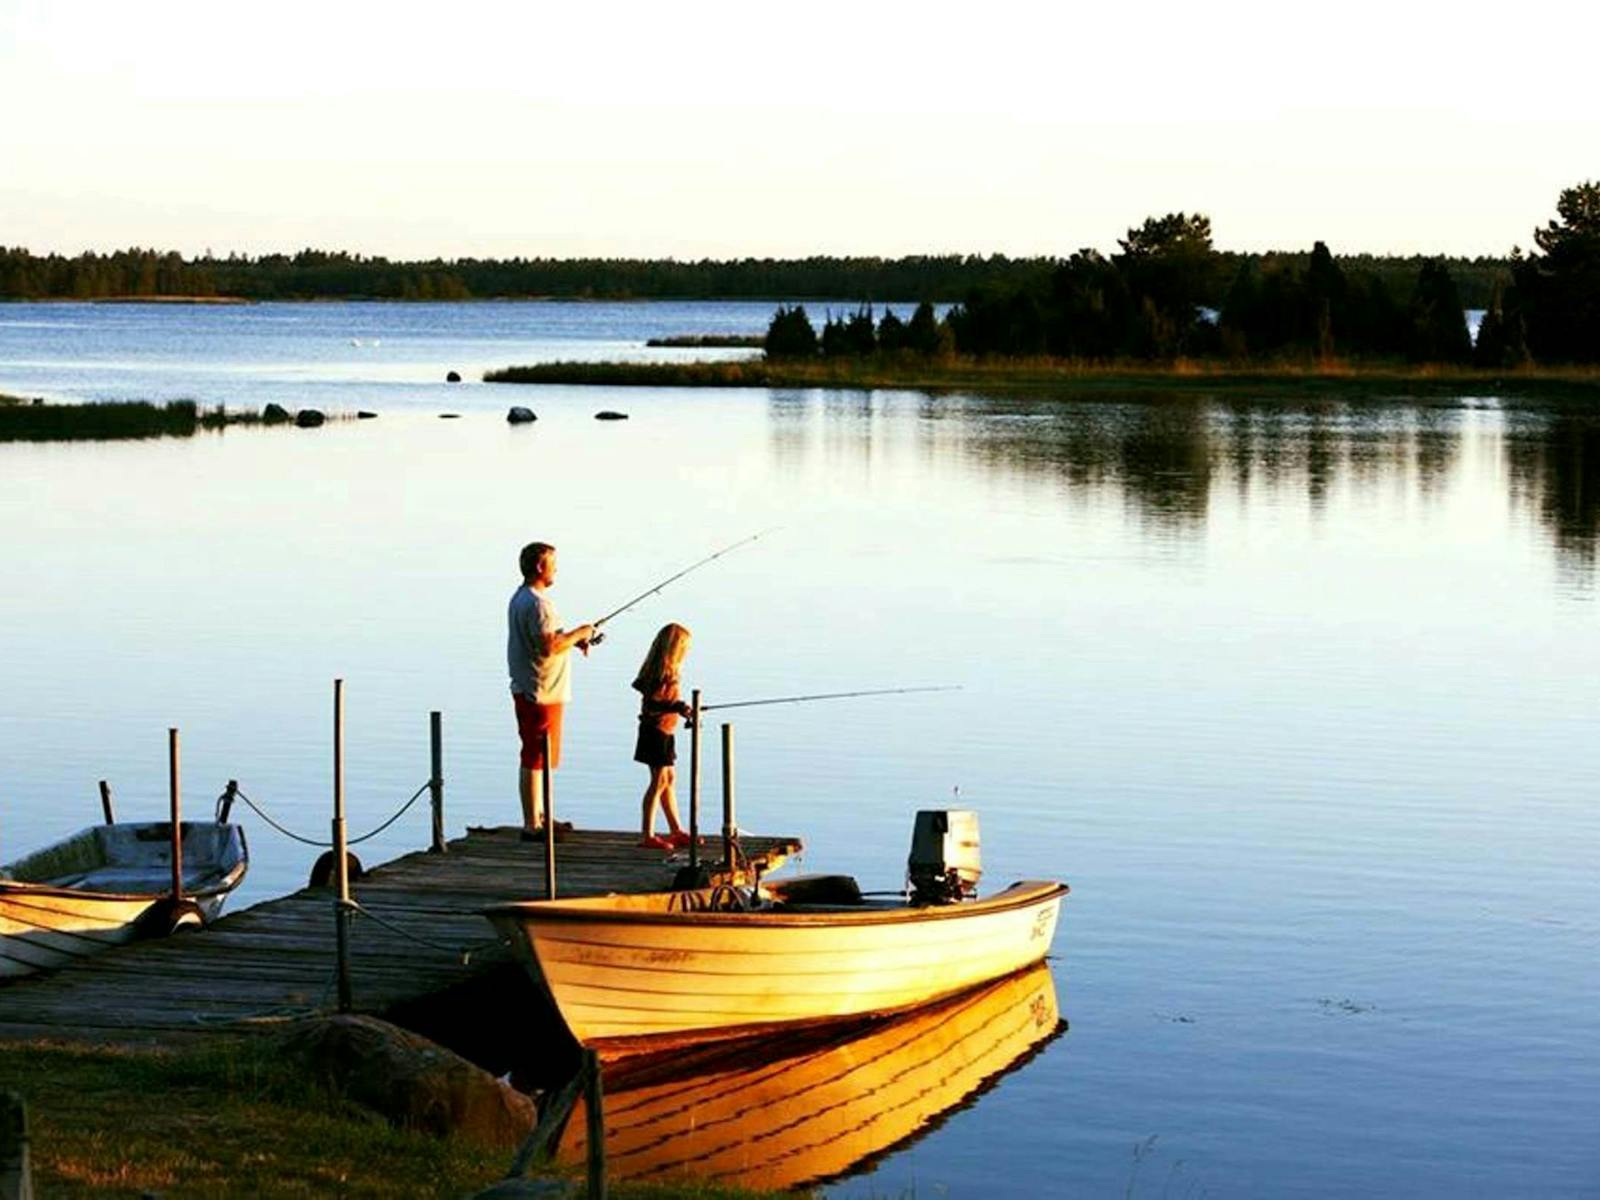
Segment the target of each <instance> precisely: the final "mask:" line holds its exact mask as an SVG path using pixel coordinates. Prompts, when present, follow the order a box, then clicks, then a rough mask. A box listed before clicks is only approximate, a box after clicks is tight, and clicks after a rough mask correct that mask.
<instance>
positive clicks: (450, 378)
mask: <svg viewBox="0 0 1600 1200" xmlns="http://www.w3.org/2000/svg"><path fill="white" fill-rule="evenodd" d="M444 381H445V382H446V383H460V382H461V373H460V372H459V371H451V372H450V373H449V374H448V375H446V376H445V377H444Z"/></svg>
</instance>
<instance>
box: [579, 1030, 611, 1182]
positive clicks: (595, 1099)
mask: <svg viewBox="0 0 1600 1200" xmlns="http://www.w3.org/2000/svg"><path fill="white" fill-rule="evenodd" d="M583 1073H584V1088H583V1115H584V1123H585V1125H584V1142H585V1143H586V1144H587V1147H588V1151H589V1156H588V1158H589V1163H588V1165H589V1200H606V1117H605V1109H604V1097H602V1095H601V1087H600V1056H599V1055H598V1054H596V1053H595V1052H594V1051H593V1050H588V1049H586V1050H584V1052H583Z"/></svg>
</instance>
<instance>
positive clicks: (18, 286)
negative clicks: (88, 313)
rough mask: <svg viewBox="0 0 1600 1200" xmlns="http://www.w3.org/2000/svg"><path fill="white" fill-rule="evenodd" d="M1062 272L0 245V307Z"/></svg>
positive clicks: (1213, 293)
mask: <svg viewBox="0 0 1600 1200" xmlns="http://www.w3.org/2000/svg"><path fill="white" fill-rule="evenodd" d="M1266 259H1270V260H1272V261H1273V262H1275V263H1278V264H1281V265H1283V266H1285V267H1290V266H1295V265H1299V266H1303V265H1304V263H1305V260H1306V256H1305V255H1304V254H1275V255H1255V254H1251V255H1244V254H1232V253H1218V254H1217V261H1218V262H1219V263H1220V264H1221V265H1222V271H1221V272H1220V274H1219V275H1218V277H1217V279H1216V280H1212V281H1208V287H1209V288H1210V291H1209V292H1208V294H1207V296H1206V297H1205V299H1204V300H1203V302H1204V303H1208V304H1210V305H1212V306H1217V305H1220V304H1221V302H1222V299H1223V293H1224V291H1225V290H1226V288H1225V283H1226V276H1227V275H1228V272H1229V271H1230V270H1231V269H1232V268H1234V267H1236V266H1237V265H1239V264H1241V263H1243V262H1247V261H1248V262H1257V263H1259V262H1262V261H1264V260H1266ZM1067 261H1068V260H1063V259H1059V258H1053V257H1034V258H1010V257H1007V256H1006V255H1003V254H995V255H988V256H983V255H959V254H949V255H911V256H907V257H903V258H872V257H829V256H816V257H811V258H801V259H771V258H759V259H758V258H744V259H734V260H727V261H719V260H711V259H706V260H701V261H697V262H679V261H677V260H674V259H622V258H617V259H602V258H574V259H553V258H531V259H527V258H513V259H450V260H446V259H433V260H428V261H411V262H402V261H391V260H389V259H386V258H382V257H365V256H362V255H359V254H350V253H347V252H344V251H326V250H312V249H307V250H301V251H300V252H299V253H296V254H266V255H260V256H256V257H252V256H249V255H240V254H230V255H228V256H227V257H226V258H222V257H215V256H213V255H211V254H209V253H208V254H205V255H202V256H200V257H198V258H185V257H183V256H182V255H180V254H178V253H177V252H176V251H158V250H153V249H141V248H138V247H135V248H132V249H128V250H119V251H116V252H114V253H109V254H97V253H85V254H80V255H77V256H75V257H66V256H63V255H58V254H47V255H36V254H33V253H31V252H30V251H28V250H26V249H24V248H22V247H9V248H8V247H0V299H9V300H51V299H56V300H98V299H111V298H124V297H132V298H137V297H141V296H196V297H202V298H205V297H216V296H228V297H237V298H240V299H246V300H321V299H383V300H466V299H507V298H522V297H530V296H554V297H571V298H594V299H658V298H661V299H665V298H671V299H741V298H743V299H780V298H781V299H785V300H818V299H839V298H841V297H856V296H861V297H867V298H869V299H875V300H879V301H884V300H919V299H924V298H925V299H930V300H933V301H935V302H940V303H944V302H951V301H955V300H959V299H961V298H963V297H965V296H966V295H968V293H970V292H971V291H972V290H973V289H975V288H988V289H1001V290H1004V289H1008V288H1023V287H1028V286H1032V285H1034V284H1035V283H1036V282H1037V281H1039V280H1042V279H1046V278H1048V276H1049V275H1050V274H1051V272H1053V271H1055V270H1057V269H1058V268H1060V267H1061V266H1063V265H1064V264H1065V263H1066V262H1067ZM1338 261H1339V262H1340V263H1341V264H1342V266H1343V269H1344V270H1346V271H1356V270H1359V271H1361V272H1364V273H1367V274H1371V275H1373V276H1374V277H1376V278H1379V279H1382V280H1384V281H1385V283H1386V285H1388V286H1389V287H1390V288H1391V290H1395V289H1398V287H1399V285H1400V283H1401V281H1403V280H1405V279H1406V278H1408V277H1410V276H1413V275H1415V273H1416V270H1417V268H1418V265H1419V263H1420V260H1418V259H1414V258H1382V257H1373V256H1370V255H1356V256H1351V257H1348V258H1341V259H1339V260H1338ZM1446 261H1447V263H1448V266H1449V268H1450V271H1451V274H1452V276H1453V277H1454V278H1455V280H1456V281H1457V286H1458V287H1459V288H1460V290H1461V293H1462V298H1463V301H1464V302H1465V303H1466V304H1468V305H1469V306H1470V307H1476V308H1487V307H1488V306H1489V303H1490V301H1491V299H1492V296H1493V292H1494V288H1495V286H1496V283H1497V282H1498V281H1501V280H1503V279H1504V278H1506V277H1507V275H1508V272H1509V271H1510V269H1511V266H1512V262H1511V260H1510V259H1489V258H1478V259H1467V258H1453V259H1449V260H1446Z"/></svg>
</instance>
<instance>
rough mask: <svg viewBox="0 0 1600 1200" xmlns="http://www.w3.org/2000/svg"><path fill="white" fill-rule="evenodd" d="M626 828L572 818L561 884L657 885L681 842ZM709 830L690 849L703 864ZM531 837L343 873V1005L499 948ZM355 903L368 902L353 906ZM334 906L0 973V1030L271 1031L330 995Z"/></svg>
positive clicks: (794, 845) (16, 1035) (118, 1033)
mask: <svg viewBox="0 0 1600 1200" xmlns="http://www.w3.org/2000/svg"><path fill="white" fill-rule="evenodd" d="M637 840H638V835H637V834H633V833H628V832H624V831H617V830H577V831H574V832H573V833H572V834H570V835H569V836H568V837H567V838H566V839H564V840H562V841H559V842H557V844H556V883H557V886H558V894H559V895H561V896H594V895H603V894H605V893H607V892H645V891H660V890H663V889H665V888H667V887H668V886H670V884H671V882H672V879H673V876H674V874H675V873H676V872H677V870H678V868H680V867H681V866H683V865H685V864H686V863H687V861H688V856H687V854H682V853H680V854H676V855H672V856H670V857H664V856H663V855H662V854H661V853H660V852H659V851H652V850H645V849H641V848H640V847H639V846H638V845H637ZM742 847H743V850H744V854H745V857H746V858H747V859H748V860H749V861H750V862H752V863H754V864H759V865H760V867H761V869H762V870H763V871H768V870H772V869H774V868H776V867H777V866H778V865H780V864H781V863H782V862H783V861H784V860H785V859H787V858H789V857H790V856H792V855H794V854H796V853H798V852H799V851H800V849H801V845H800V842H799V839H797V838H790V837H747V838H744V839H743V840H742ZM722 854H723V852H722V845H721V839H720V838H715V837H709V836H708V837H707V838H706V844H705V845H704V846H703V847H702V848H701V861H702V862H703V863H705V864H706V865H707V866H708V867H710V868H712V872H713V878H719V877H720V872H719V871H718V869H717V868H718V867H719V866H720V864H721V862H722ZM544 890H545V883H544V846H543V845H542V844H539V843H534V842H524V841H522V840H521V839H520V837H519V831H518V830H517V829H515V828H514V827H498V828H488V829H478V828H474V829H469V830H468V831H467V833H466V835H465V836H464V837H460V838H456V839H454V840H452V841H451V842H449V843H448V845H447V847H446V852H445V853H443V854H433V853H429V852H427V851H416V852H413V853H410V854H405V855H402V856H401V857H399V858H397V859H394V860H393V861H391V862H387V863H384V864H382V865H379V866H374V867H372V868H369V869H368V871H367V873H366V874H365V876H364V877H363V878H361V879H360V880H356V881H354V882H352V884H351V898H352V899H353V900H354V901H355V902H356V903H357V904H359V905H360V906H361V908H362V909H364V910H365V912H357V913H356V914H354V915H353V917H352V919H351V925H350V951H351V953H350V963H351V992H352V995H353V998H354V1002H355V1003H354V1006H355V1009H356V1011H358V1012H369V1013H383V1012H385V1011H388V1010H391V1009H393V1008H396V1007H398V1006H401V1005H405V1004H411V1003H415V1002H417V1001H419V1000H423V999H425V998H426V997H428V996H429V995H432V994H435V993H438V992H441V991H443V990H445V989H446V988H449V987H453V986H455V985H458V984H461V983H465V982H468V981H470V980H471V979H472V978H473V977H475V976H476V975H479V974H481V973H483V972H485V971H489V970H492V969H494V968H495V967H496V966H498V965H500V964H504V963H505V962H507V961H509V959H510V957H511V955H510V950H509V949H508V948H507V947H506V946H504V945H503V944H501V943H499V942H498V941H497V939H496V938H495V934H494V931H493V929H492V928H491V927H490V926H489V923H488V922H487V921H485V920H484V918H483V916H482V915H481V910H482V909H484V908H486V907H488V906H490V905H492V904H499V903H504V902H506V901H511V900H525V899H530V898H535V897H541V896H543V895H544ZM369 914H370V915H369ZM334 928H335V918H334V904H333V894H332V892H331V890H330V889H328V888H310V887H307V888H303V889H301V890H300V891H298V892H294V893H292V894H290V895H287V896H279V897H275V898H273V899H270V900H264V901H261V902H260V903H258V904H255V905H252V906H251V907H249V908H246V909H241V910H239V911H238V912H235V913H230V914H228V915H227V916H224V917H223V918H221V919H220V920H218V921H217V922H216V923H214V924H213V925H211V926H210V927H209V928H207V929H205V930H203V931H200V932H196V933H186V934H180V935H178V936H175V937H171V938H166V939H162V940H159V941H149V942H135V943H131V944H129V945H126V946H119V947H116V948H114V949H111V950H108V951H106V952H105V953H104V954H101V955H99V956H97V957H95V958H93V959H89V960H86V961H83V962H81V963H78V964H75V965H74V966H72V967H71V968H69V969H67V970H64V971H61V972H58V973H55V974H51V975H36V976H29V977H27V978H24V979H17V980H13V981H10V982H8V983H6V984H4V985H3V986H0V1040H12V1041H15V1040H38V1039H49V1040H63V1039H65V1040H80V1041H81V1040H90V1041H126V1040H158V1041H159V1040H167V1039H173V1038H177V1039H186V1038H189V1037H193V1036H197V1035H204V1034H209V1033H214V1032H217V1031H219V1030H226V1031H228V1032H251V1031H255V1030H265V1029H273V1028H276V1027H277V1026H278V1024H279V1023H280V1022H281V1021H282V1020H283V1019H287V1018H289V1017H293V1016H296V1015H304V1014H311V1013H314V1012H327V1011H332V1010H333V1008H334V1005H335V1000H334V996H335V992H336V989H335V987H334V971H335V967H336V956H335V950H334Z"/></svg>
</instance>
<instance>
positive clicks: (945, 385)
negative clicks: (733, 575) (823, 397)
mask: <svg viewBox="0 0 1600 1200" xmlns="http://www.w3.org/2000/svg"><path fill="white" fill-rule="evenodd" d="M484 380H485V381H486V382H488V383H563V384H573V383H577V384H602V385H607V386H612V387H628V386H636V387H757V388H860V389H879V388H906V389H915V390H919V391H962V390H976V389H982V390H989V391H1007V392H1016V391H1050V392H1057V393H1063V392H1070V393H1089V394H1094V393H1103V392H1129V391H1141V390H1150V391H1163V392H1171V391H1195V392H1207V393H1219V392H1221V393H1229V392H1232V393H1239V392H1250V391H1256V390H1259V389H1261V388H1262V387H1271V388H1272V389H1273V390H1274V391H1283V390H1285V389H1287V390H1290V391H1302V390H1303V391H1317V392H1326V391H1328V390H1330V389H1331V390H1336V391H1339V392H1345V393H1361V392H1367V393H1378V392H1382V391H1384V390H1385V389H1388V388H1394V387H1403V388H1404V389H1405V390H1406V391H1407V393H1408V394H1415V393H1416V392H1418V391H1422V392H1446V391H1449V392H1459V391H1460V390H1461V389H1462V388H1464V387H1472V388H1492V389H1494V390H1495V391H1497V392H1502V393H1506V392H1510V393H1524V394H1547V393H1549V392H1553V391H1560V392H1569V393H1570V392H1577V393H1581V394H1585V395H1589V396H1597V397H1600V369H1596V368H1593V367H1564V368H1554V367H1546V368H1539V367H1531V368H1524V369H1520V370H1516V371H1485V370H1479V369H1476V368H1472V367H1456V366H1444V365H1439V364H1420V365H1412V364H1406V363H1396V362H1374V363H1355V362H1346V361H1337V362H1326V363H1263V364H1250V365H1247V366H1240V365H1237V364H1231V363H1227V362H1222V361H1213V360H1194V359H1180V360H1178V361H1177V362H1175V363H1172V364H1170V365H1165V366H1161V365H1152V364H1149V363H1090V362H1082V361H1077V360H1069V359H1050V358H1026V359H975V358H946V359H923V358H914V357H904V358H901V357H892V356H875V357H872V358H849V359H841V358H836V359H796V360H786V359H779V360H767V359H748V360H744V361H740V362H690V363H572V362H560V363H539V364H536V365H533V366H518V367H507V368H505V369H503V370H499V371H490V372H488V373H487V374H485V375H484Z"/></svg>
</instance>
